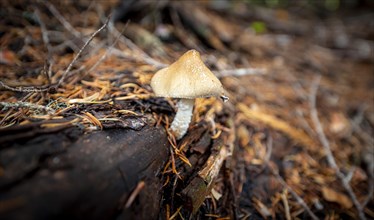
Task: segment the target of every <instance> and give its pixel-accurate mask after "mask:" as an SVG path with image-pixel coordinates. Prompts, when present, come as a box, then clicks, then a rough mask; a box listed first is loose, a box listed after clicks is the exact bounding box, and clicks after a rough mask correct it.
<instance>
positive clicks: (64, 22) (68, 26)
mask: <svg viewBox="0 0 374 220" xmlns="http://www.w3.org/2000/svg"><path fill="white" fill-rule="evenodd" d="M43 3H44V5H45V6H47V8H48V9H49V11H50V12H51V13H52V14H53V15H54V16H55V17H56V18H57V19H58V21H59V22H60V23H61V24H62V25H63V26H64V27H65V28H66V29H67V30H68V31H69V32H70V33H72V34H73V35H74V36H75V37H76V38H81V34H80V33H79V32H78V31H77V30H75V29H74V28H73V26H71V24H70V23H69V22H68V21H67V20H66V19H65V18H64V17H63V16H62V15H61V14H60V12H59V11H58V10H57V9H56V8H55V6H53V5H52V4H51V3H49V2H48V1H43Z"/></svg>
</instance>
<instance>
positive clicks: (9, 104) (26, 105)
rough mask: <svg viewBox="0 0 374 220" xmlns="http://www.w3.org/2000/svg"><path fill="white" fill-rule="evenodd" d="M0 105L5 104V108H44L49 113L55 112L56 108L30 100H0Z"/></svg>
mask: <svg viewBox="0 0 374 220" xmlns="http://www.w3.org/2000/svg"><path fill="white" fill-rule="evenodd" d="M0 106H3V108H5V109H7V108H28V109H36V110H42V111H45V112H48V113H54V112H55V110H53V109H52V108H50V107H47V106H42V105H38V104H33V103H29V102H0Z"/></svg>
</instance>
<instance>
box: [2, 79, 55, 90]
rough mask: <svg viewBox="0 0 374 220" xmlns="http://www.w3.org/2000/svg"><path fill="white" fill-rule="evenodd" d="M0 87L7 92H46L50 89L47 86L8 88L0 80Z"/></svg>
mask: <svg viewBox="0 0 374 220" xmlns="http://www.w3.org/2000/svg"><path fill="white" fill-rule="evenodd" d="M0 87H4V88H5V89H7V90H10V91H13V92H46V91H48V90H49V89H50V87H49V86H16V87H12V86H8V85H7V84H5V83H4V82H3V81H1V80H0Z"/></svg>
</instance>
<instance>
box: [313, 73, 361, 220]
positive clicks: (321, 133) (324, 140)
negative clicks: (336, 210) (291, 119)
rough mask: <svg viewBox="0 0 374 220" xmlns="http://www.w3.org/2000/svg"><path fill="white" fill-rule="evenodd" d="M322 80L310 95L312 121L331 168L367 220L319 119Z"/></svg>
mask: <svg viewBox="0 0 374 220" xmlns="http://www.w3.org/2000/svg"><path fill="white" fill-rule="evenodd" d="M320 80H321V76H318V77H316V79H315V80H314V81H313V83H312V87H311V91H310V94H309V102H310V117H311V119H312V123H313V125H314V127H315V131H316V133H317V136H318V139H319V141H320V142H321V144H322V146H323V149H324V151H325V154H326V158H327V162H328V164H329V166H330V167H331V168H332V169H334V171H335V174H336V176H337V177H338V178H339V179H340V181H341V182H342V184H343V187H344V189H345V190H346V191H347V193H348V194H349V196H350V198H351V200H352V201H353V204H354V205H355V207H356V209H357V211H358V215H359V217H360V219H361V220H363V219H366V217H365V213H364V208H363V206H362V205H361V204H360V203H359V201H358V200H357V197H356V195H355V194H354V192H353V190H352V187H351V185H350V184H349V179H348V178H346V177H345V175H344V174H343V173H342V172H341V171H340V169H339V167H338V165H337V164H336V161H335V158H334V155H333V154H332V151H331V147H330V143H329V141H328V140H327V137H326V135H325V133H324V131H323V128H322V125H321V122H320V120H319V118H318V112H317V108H316V99H317V91H318V87H319V83H320Z"/></svg>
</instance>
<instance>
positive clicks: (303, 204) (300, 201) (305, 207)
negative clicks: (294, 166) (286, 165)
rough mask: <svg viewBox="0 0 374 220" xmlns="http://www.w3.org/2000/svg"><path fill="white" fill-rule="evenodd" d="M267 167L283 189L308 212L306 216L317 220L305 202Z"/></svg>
mask: <svg viewBox="0 0 374 220" xmlns="http://www.w3.org/2000/svg"><path fill="white" fill-rule="evenodd" d="M268 167H269V169H270V170H271V172H272V173H273V175H274V176H275V177H276V178H277V180H278V181H279V182H280V184H282V186H283V187H284V188H286V189H287V190H288V191H289V192H290V193H291V195H292V196H293V197H294V198H295V199H296V201H297V202H298V203H299V204H300V205H301V206H302V207H303V208H304V209H305V210H306V212H308V214H309V215H310V217H311V218H312V219H313V220H318V217H317V216H316V215H315V214H314V213H313V212H312V210H310V208H309V207H308V205H307V204H306V203H305V201H304V200H303V199H302V198H301V197H300V196H299V195H298V194H297V193H296V192H295V191H294V190H293V189H292V188H291V187H290V186H289V185H288V184H287V183H286V181H285V180H284V179H283V177H281V176H280V175H279V173H278V171H277V170H275V169H273V168H272V167H271V166H270V165H268Z"/></svg>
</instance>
